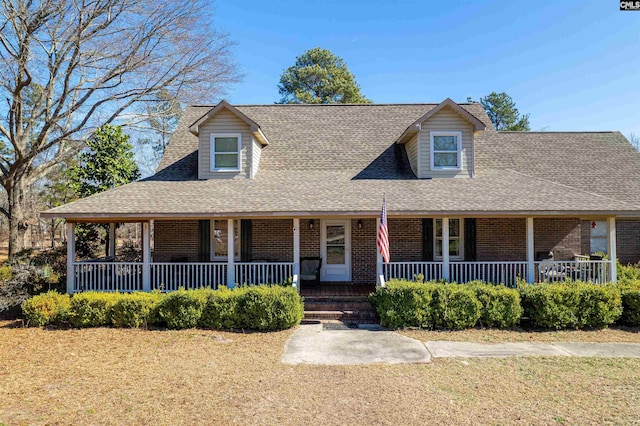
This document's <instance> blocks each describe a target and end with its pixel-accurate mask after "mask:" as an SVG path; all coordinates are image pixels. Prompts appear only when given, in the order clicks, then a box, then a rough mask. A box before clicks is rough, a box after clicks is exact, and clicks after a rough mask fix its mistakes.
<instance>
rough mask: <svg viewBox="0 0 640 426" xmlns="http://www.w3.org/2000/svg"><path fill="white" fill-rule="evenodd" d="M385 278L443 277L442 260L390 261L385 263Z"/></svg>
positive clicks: (430, 278) (437, 278)
mask: <svg viewBox="0 0 640 426" xmlns="http://www.w3.org/2000/svg"><path fill="white" fill-rule="evenodd" d="M383 268H384V269H383V271H384V279H385V281H388V280H389V279H391V278H398V279H403V280H414V279H415V277H416V276H417V275H422V276H424V279H425V280H427V281H430V280H439V279H442V262H389V264H388V265H387V264H383Z"/></svg>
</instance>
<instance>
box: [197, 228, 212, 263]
mask: <svg viewBox="0 0 640 426" xmlns="http://www.w3.org/2000/svg"><path fill="white" fill-rule="evenodd" d="M198 240H199V241H198V257H199V259H200V262H208V261H209V260H211V221H210V220H199V221H198Z"/></svg>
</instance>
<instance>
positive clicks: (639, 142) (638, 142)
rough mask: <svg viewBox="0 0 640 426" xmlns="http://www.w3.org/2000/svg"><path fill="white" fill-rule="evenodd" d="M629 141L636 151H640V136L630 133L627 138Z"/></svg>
mask: <svg viewBox="0 0 640 426" xmlns="http://www.w3.org/2000/svg"><path fill="white" fill-rule="evenodd" d="M627 139H629V142H631V145H633V147H634V148H635V149H637V150H638V151H640V136H638V135H636V134H635V133H633V132H631V133H629V136H627Z"/></svg>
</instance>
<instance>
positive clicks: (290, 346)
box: [282, 324, 431, 365]
mask: <svg viewBox="0 0 640 426" xmlns="http://www.w3.org/2000/svg"><path fill="white" fill-rule="evenodd" d="M332 327H335V328H336V329H331V328H332ZM430 360H431V356H430V354H429V352H428V351H427V348H426V347H425V346H424V344H423V343H422V342H420V341H419V340H415V339H411V338H409V337H405V336H401V335H399V334H398V333H394V332H392V331H386V330H384V329H382V328H381V327H380V326H377V325H368V324H367V325H361V326H359V327H358V328H357V329H348V328H346V327H340V326H339V325H334V324H327V325H324V324H304V325H301V326H300V327H299V328H298V330H296V332H295V333H293V334H292V335H291V337H290V338H289V341H288V342H287V344H286V345H285V348H284V355H283V356H282V362H284V363H286V364H318V365H356V364H376V363H383V364H400V363H425V362H429V361H430Z"/></svg>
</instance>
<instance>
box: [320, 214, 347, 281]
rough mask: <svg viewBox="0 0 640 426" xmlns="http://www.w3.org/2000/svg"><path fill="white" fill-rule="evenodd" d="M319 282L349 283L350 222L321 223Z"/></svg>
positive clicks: (329, 221) (342, 220) (328, 221)
mask: <svg viewBox="0 0 640 426" xmlns="http://www.w3.org/2000/svg"><path fill="white" fill-rule="evenodd" d="M320 238H321V248H320V256H322V268H321V269H320V280H321V281H351V220H348V219H347V220H344V219H340V220H322V221H321V230H320Z"/></svg>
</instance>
